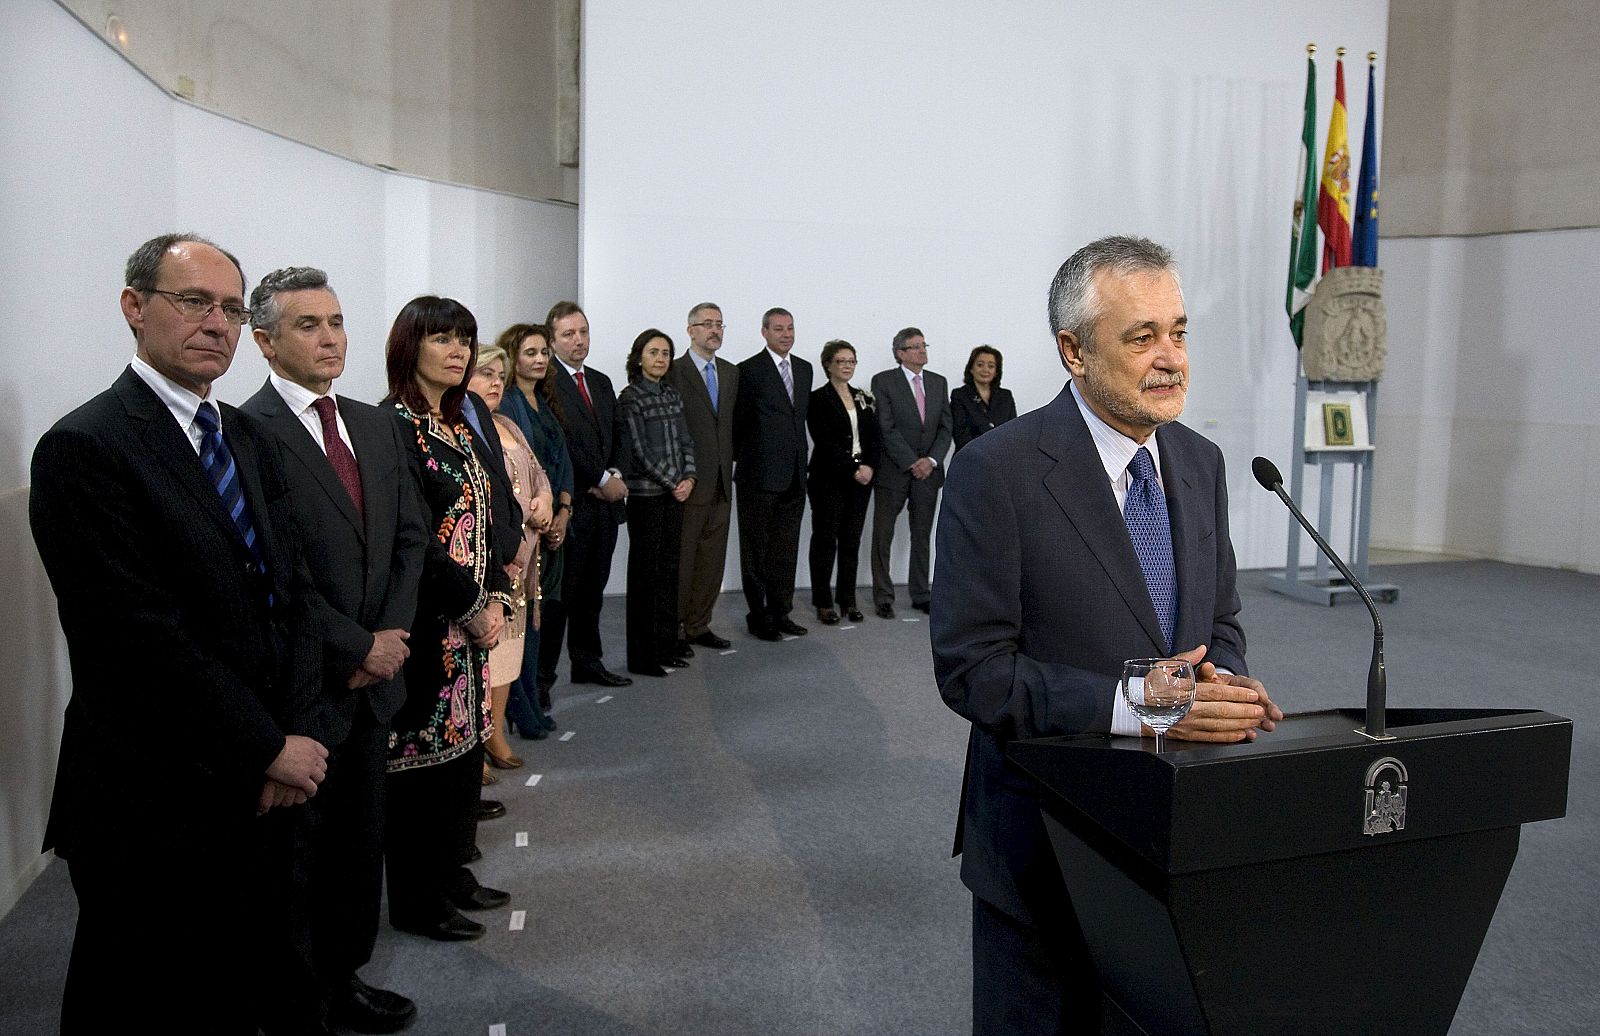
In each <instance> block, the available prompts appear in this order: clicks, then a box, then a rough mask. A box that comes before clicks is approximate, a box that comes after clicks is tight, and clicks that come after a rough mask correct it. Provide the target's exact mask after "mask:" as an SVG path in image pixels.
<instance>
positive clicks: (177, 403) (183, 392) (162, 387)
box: [131, 355, 222, 457]
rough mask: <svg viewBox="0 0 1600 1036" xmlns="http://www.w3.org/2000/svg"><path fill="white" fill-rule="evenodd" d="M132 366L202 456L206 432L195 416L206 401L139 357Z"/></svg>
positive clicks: (136, 357)
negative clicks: (202, 445) (201, 447)
mask: <svg viewBox="0 0 1600 1036" xmlns="http://www.w3.org/2000/svg"><path fill="white" fill-rule="evenodd" d="M131 366H132V367H133V373H135V374H137V375H139V380H140V381H143V382H144V383H145V384H146V385H149V386H150V391H151V392H154V393H155V394H156V398H157V399H159V400H161V402H162V403H164V404H166V407H167V410H169V411H170V412H171V413H172V419H173V420H174V421H176V422H178V427H179V428H181V429H183V434H184V435H186V436H188V438H189V445H190V446H192V447H194V455H195V456H196V457H198V456H200V441H201V440H202V439H203V438H205V432H204V431H202V430H201V428H200V425H199V424H198V423H197V422H196V421H195V419H194V415H195V414H197V413H199V412H200V404H201V403H202V402H204V399H203V398H202V397H200V396H197V395H195V394H194V393H193V392H190V391H189V390H188V389H186V388H184V387H183V386H182V385H180V384H178V383H177V382H176V381H173V380H172V379H171V378H169V377H167V376H166V375H165V374H162V373H161V372H160V371H158V370H156V369H155V368H154V367H152V366H150V365H149V364H148V363H146V362H144V360H142V359H140V358H139V357H138V356H137V355H135V356H134V358H133V363H132V365H131ZM217 427H218V428H221V427H222V409H221V408H220V407H218V408H217Z"/></svg>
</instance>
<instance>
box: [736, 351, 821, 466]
mask: <svg viewBox="0 0 1600 1036" xmlns="http://www.w3.org/2000/svg"><path fill="white" fill-rule="evenodd" d="M767 352H768V350H767V349H765V348H763V349H762V350H761V351H760V352H758V353H756V354H755V355H754V356H751V357H749V358H748V359H745V360H742V361H740V363H739V398H738V400H737V401H736V402H735V403H734V410H733V450H734V459H735V461H736V464H735V467H734V469H733V480H734V481H735V482H737V483H739V484H740V485H741V486H743V487H745V488H746V489H759V490H762V491H763V492H767V493H781V492H782V491H783V490H785V489H788V488H789V487H791V486H797V485H801V484H803V483H804V481H805V477H806V407H807V406H808V405H809V404H810V402H811V364H809V363H807V362H806V361H805V360H802V359H801V358H800V357H798V356H796V355H795V354H794V351H793V350H790V352H789V376H790V377H791V378H793V379H794V398H793V399H791V398H790V397H789V393H788V392H787V391H786V390H785V389H784V387H783V376H782V375H780V374H779V373H778V365H777V364H775V363H773V362H772V357H770V356H768V355H767Z"/></svg>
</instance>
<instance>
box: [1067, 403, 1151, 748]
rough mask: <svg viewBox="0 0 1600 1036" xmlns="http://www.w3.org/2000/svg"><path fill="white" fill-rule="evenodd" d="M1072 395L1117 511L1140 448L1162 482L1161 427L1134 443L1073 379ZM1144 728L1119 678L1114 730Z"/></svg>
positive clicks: (1113, 708)
mask: <svg viewBox="0 0 1600 1036" xmlns="http://www.w3.org/2000/svg"><path fill="white" fill-rule="evenodd" d="M1072 398H1073V400H1074V401H1075V402H1076V403H1077V404H1078V412H1079V413H1081V414H1082V415H1083V422H1084V424H1086V425H1088V426H1089V437H1090V438H1091V439H1093V440H1094V448H1095V449H1096V450H1097V451H1098V452H1099V454H1100V463H1101V464H1103V465H1104V466H1105V469H1106V479H1107V481H1109V482H1110V483H1111V492H1112V493H1113V494H1115V496H1116V498H1117V510H1119V511H1120V510H1122V509H1123V508H1124V507H1126V506H1127V504H1128V487H1129V486H1130V485H1131V484H1132V482H1133V478H1132V476H1131V475H1129V474H1128V465H1129V464H1130V463H1131V462H1132V461H1133V455H1134V454H1136V453H1138V452H1139V450H1140V448H1141V447H1142V448H1143V449H1147V450H1149V451H1150V459H1151V460H1152V461H1154V462H1155V466H1156V482H1157V483H1158V484H1160V483H1161V447H1160V446H1158V445H1157V444H1156V439H1158V438H1159V437H1160V435H1161V433H1160V431H1159V430H1158V431H1156V432H1154V433H1152V434H1151V436H1150V438H1149V439H1147V440H1145V441H1144V442H1142V443H1141V442H1135V441H1134V440H1132V439H1130V438H1128V437H1127V436H1126V435H1123V434H1122V433H1121V432H1119V431H1117V430H1116V429H1115V428H1113V427H1111V426H1110V425H1108V424H1106V423H1105V422H1104V421H1102V420H1100V415H1099V414H1097V413H1095V412H1094V411H1093V410H1092V409H1090V407H1089V404H1088V403H1085V402H1084V401H1083V393H1081V392H1079V391H1078V383H1077V382H1076V381H1073V382H1072ZM1166 491H1167V487H1166V486H1165V485H1164V484H1163V485H1161V492H1162V493H1165V492H1166ZM1142 728H1143V724H1142V723H1140V722H1139V717H1138V716H1135V715H1134V714H1133V710H1132V709H1130V708H1128V703H1127V702H1125V701H1123V700H1122V686H1121V681H1120V680H1119V681H1118V683H1117V684H1116V685H1115V686H1113V687H1112V688H1111V732H1112V733H1113V734H1124V735H1127V736H1129V737H1138V736H1139V735H1140V733H1141V731H1142Z"/></svg>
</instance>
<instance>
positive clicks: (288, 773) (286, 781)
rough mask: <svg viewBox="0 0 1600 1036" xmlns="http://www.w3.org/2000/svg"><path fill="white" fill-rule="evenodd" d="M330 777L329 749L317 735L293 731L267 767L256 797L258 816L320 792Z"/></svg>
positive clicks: (297, 803)
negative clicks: (258, 795) (320, 787)
mask: <svg viewBox="0 0 1600 1036" xmlns="http://www.w3.org/2000/svg"><path fill="white" fill-rule="evenodd" d="M327 776H328V750H327V749H326V748H324V747H323V746H322V743H321V742H320V741H317V740H316V739H315V738H309V737H306V736H305V735H303V734H290V735H289V736H288V737H286V738H284V740H283V748H282V749H281V750H279V752H278V757H277V758H276V759H274V760H272V765H271V766H268V767H267V779H266V782H265V783H264V784H262V786H261V795H260V797H259V798H258V799H257V800H256V815H257V816H260V815H262V814H264V813H266V812H267V810H269V809H272V808H274V807H277V806H298V805H299V804H300V803H302V802H304V801H305V800H306V799H308V798H310V797H311V796H312V795H315V794H316V793H317V786H318V785H320V784H321V783H322V781H323V778H325V777H327Z"/></svg>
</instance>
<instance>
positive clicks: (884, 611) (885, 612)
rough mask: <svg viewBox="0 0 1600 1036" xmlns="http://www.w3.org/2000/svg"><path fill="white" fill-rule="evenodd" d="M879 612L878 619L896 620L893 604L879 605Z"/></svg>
mask: <svg viewBox="0 0 1600 1036" xmlns="http://www.w3.org/2000/svg"><path fill="white" fill-rule="evenodd" d="M877 610H878V618H880V619H892V618H894V605H892V604H880V605H878V609H877Z"/></svg>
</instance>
